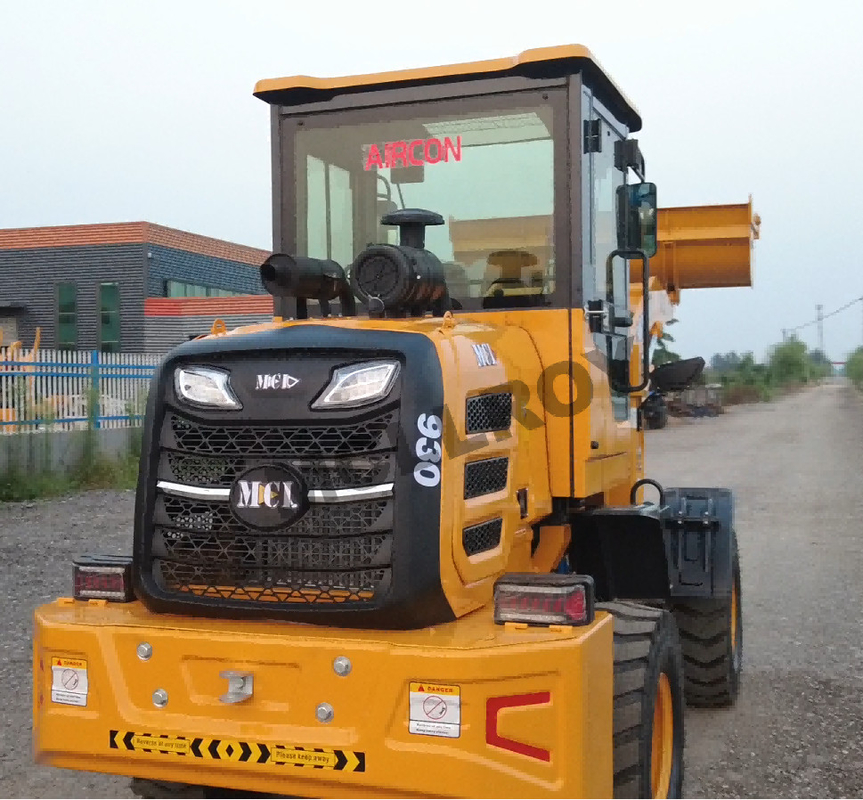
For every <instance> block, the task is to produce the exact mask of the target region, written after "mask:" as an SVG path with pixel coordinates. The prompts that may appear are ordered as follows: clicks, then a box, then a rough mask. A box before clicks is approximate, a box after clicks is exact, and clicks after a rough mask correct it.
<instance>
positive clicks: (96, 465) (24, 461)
mask: <svg viewBox="0 0 863 800" xmlns="http://www.w3.org/2000/svg"><path fill="white" fill-rule="evenodd" d="M93 400H94V399H93V398H91V399H90V402H89V403H88V408H89V413H88V417H89V419H88V422H87V426H86V428H85V429H84V431H82V432H81V435H82V436H83V437H84V439H83V442H82V443H81V445H82V446H81V449H80V456H79V458H78V459H77V460H76V463H74V464H71V465H66V466H65V467H64V468H63V469H57V468H56V467H55V466H54V458H53V446H54V435H53V434H52V433H51V432H50V431H45V432H36V433H18V434H13V435H11V436H3V437H0V438H2V439H3V440H4V442H3V443H4V444H5V446H6V447H7V448H8V458H7V466H6V467H5V470H3V471H0V502H21V501H28V500H39V499H43V498H48V497H62V496H64V495H69V494H74V493H75V492H80V491H85V490H88V489H118V490H123V489H133V488H135V485H136V483H137V481H138V460H139V458H140V455H141V444H142V441H141V438H142V430H141V429H140V428H131V429H129V443H128V445H127V447H126V449H125V451H124V452H122V453H120V454H119V455H117V456H108V455H106V454H105V453H103V452H101V450H100V447H99V431H98V429H97V427H96V417H95V408H96V403H95V402H94V401H93ZM22 406H23V403H22V404H21V405H19V408H20V407H22ZM52 421H53V420H52V418H51V415H50V412H45V413H42V414H41V415H40V422H41V423H43V424H45V425H50V424H51V422H52Z"/></svg>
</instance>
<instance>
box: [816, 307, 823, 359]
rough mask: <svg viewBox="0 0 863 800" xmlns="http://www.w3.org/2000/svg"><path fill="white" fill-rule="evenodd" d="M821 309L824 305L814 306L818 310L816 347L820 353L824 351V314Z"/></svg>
mask: <svg viewBox="0 0 863 800" xmlns="http://www.w3.org/2000/svg"><path fill="white" fill-rule="evenodd" d="M823 309H824V306H815V310H816V311H817V312H818V349H819V350H820V351H821V352H822V353H824V314H823V313H822V312H823ZM825 355H826V353H825Z"/></svg>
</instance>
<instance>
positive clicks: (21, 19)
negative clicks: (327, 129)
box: [0, 0, 863, 360]
mask: <svg viewBox="0 0 863 800" xmlns="http://www.w3.org/2000/svg"><path fill="white" fill-rule="evenodd" d="M528 8H529V13H528V12H527V11H526V9H528ZM861 30H863V3H858V2H856V1H854V0H844V1H842V0H821V2H818V3H811V2H798V1H796V0H785V1H784V2H773V1H772V0H770V1H765V2H759V0H749V1H748V2H740V1H739V0H724V2H722V3H701V2H692V1H691V0H689V1H688V2H677V1H672V0H653V1H652V2H643V0H642V1H641V2H629V1H626V2H621V0H615V2H600V3H597V2H595V0H591V2H585V1H584V0H569V2H551V1H550V0H531V2H530V3H529V4H527V5H525V4H522V3H515V2H507V1H506V0H497V2H482V3H480V2H476V3H471V2H467V1H464V2H458V3H450V2H438V3H434V2H428V0H426V2H422V3H410V4H409V3H393V4H386V3H379V2H377V3H365V2H359V1H358V0H351V1H350V2H333V1H329V2H328V0H318V2H311V3H306V2H290V1H288V0H285V1H283V2H273V1H272V0H270V1H266V0H257V1H256V0H246V1H245V2H243V3H240V2H224V1H222V0H206V2H204V1H203V0H173V2H171V1H166V0H146V2H140V1H139V0H124V1H123V2H118V1H115V2H104V1H103V2H96V0H78V1H77V2H75V3H69V2H47V1H46V0H29V1H28V2H24V1H23V0H0V187H2V188H0V227H5V228H14V227H35V226H42V225H68V224H80V223H96V222H121V221H129V220H147V221H150V222H155V223H159V224H162V225H168V226H171V227H175V228H180V229H183V230H188V231H192V232H194V233H199V234H204V235H208V236H214V237H218V238H222V239H227V240H230V241H235V242H239V243H242V244H248V245H252V246H255V247H261V248H263V249H270V248H271V247H272V231H271V211H270V201H271V196H270V192H271V178H270V149H269V147H270V146H269V136H270V128H269V107H268V106H267V105H266V104H265V103H263V102H261V101H259V100H257V99H255V98H254V97H253V96H252V89H253V87H254V84H255V82H256V81H257V80H259V79H261V78H267V77H279V76H284V75H294V74H308V75H316V76H331V75H342V74H355V73H365V72H376V71H382V70H393V69H402V68H407V67H422V66H429V65H433V64H444V63H453V62H461V61H472V60H479V59H487V58H498V57H502V56H509V55H514V54H516V53H518V52H521V51H522V50H525V49H528V48H533V47H542V46H549V45H555V44H567V43H579V44H583V45H586V46H587V47H588V48H590V49H591V51H592V52H593V53H594V55H595V56H596V57H597V58H598V60H599V61H600V63H601V64H602V65H603V66H604V68H605V69H606V70H607V71H608V72H609V73H610V74H611V75H612V77H613V78H614V80H615V81H616V82H617V83H618V85H619V86H621V87H622V88H623V90H624V92H625V93H626V94H627V95H628V97H630V98H631V99H632V100H633V101H634V103H635V105H636V106H637V107H638V109H639V111H640V112H641V116H642V119H643V120H644V128H643V130H642V131H641V132H639V133H638V134H637V135H636V137H637V138H638V139H639V142H640V144H641V149H642V152H643V153H644V155H645V160H646V164H647V177H648V180H651V181H653V182H655V183H656V184H657V186H658V194H659V203H660V206H677V205H703V204H713V203H745V202H746V201H747V199H748V196H749V195H750V194H752V195H753V200H754V206H755V210H756V211H757V212H758V213H759V214H760V216H761V218H762V225H761V239H760V240H759V241H758V242H757V243H756V247H755V254H754V275H753V287H752V288H735V289H701V290H690V291H684V292H683V293H682V297H681V304H680V306H679V308H678V309H677V313H676V316H677V318H678V320H679V322H678V323H677V324H676V325H674V326H673V327H672V328H671V329H670V330H669V332H670V333H672V334H673V335H674V336H675V339H676V342H675V344H674V345H673V346H672V347H673V348H674V349H675V350H676V351H677V352H679V353H681V354H682V355H684V356H693V355H703V356H704V357H705V358H709V357H710V356H711V355H712V354H713V353H715V352H728V351H731V350H737V351H738V352H743V351H753V352H754V353H755V355H756V358H759V359H761V358H764V357H765V355H766V354H767V352H768V350H769V348H770V346H771V345H773V344H774V343H776V342H778V341H780V340H781V338H782V330H783V329H790V328H794V327H795V326H798V325H802V324H805V323H807V322H809V321H810V320H812V319H814V318H815V316H816V305H817V304H821V305H822V306H823V308H824V312H825V314H826V313H829V312H830V311H832V310H833V309H836V308H839V307H841V306H843V305H844V304H846V303H847V302H848V301H849V300H852V299H854V298H856V297H861V296H863V254H861V253H863V250H861V247H860V245H859V243H858V242H856V240H855V239H856V237H855V234H856V233H857V232H858V231H861V230H863V224H861V215H863V203H861V202H860V200H859V199H858V198H860V197H863V153H861V147H860V144H859V142H860V138H861V137H860V126H861V123H863V46H861V43H860V31H861ZM823 327H824V345H825V349H826V351H827V353H828V355H829V356H830V358H831V359H833V360H842V359H844V358H845V356H846V355H847V353H848V352H850V351H851V350H853V349H854V348H855V347H858V346H860V345H861V344H863V303H856V304H855V305H853V306H852V307H851V308H849V309H848V310H847V311H844V312H842V313H840V314H836V315H835V316H833V317H831V318H830V319H827V320H826V321H825V322H824V326H823ZM799 335H800V338H801V339H802V340H803V341H805V342H806V343H807V344H808V345H809V346H810V347H816V346H818V335H817V326H815V325H810V326H808V327H806V328H803V329H802V330H800V331H799Z"/></svg>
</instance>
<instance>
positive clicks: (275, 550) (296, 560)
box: [153, 528, 392, 570]
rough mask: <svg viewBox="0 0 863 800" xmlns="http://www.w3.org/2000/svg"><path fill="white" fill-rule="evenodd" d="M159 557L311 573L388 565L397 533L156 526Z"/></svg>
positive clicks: (188, 562)
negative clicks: (261, 532) (226, 531)
mask: <svg viewBox="0 0 863 800" xmlns="http://www.w3.org/2000/svg"><path fill="white" fill-rule="evenodd" d="M153 553H154V554H155V555H158V556H163V557H164V558H167V559H170V560H172V561H182V562H184V563H187V564H198V565H203V566H206V565H208V564H213V563H215V564H223V565H231V566H241V567H258V568H262V567H266V568H279V569H282V568H287V569H296V570H302V569H311V570H345V569H357V568H358V567H377V566H382V565H383V566H385V565H388V564H389V563H390V559H391V557H392V534H390V533H373V534H369V535H367V536H351V537H347V536H338V537H324V536H319V537H306V536H290V537H286V536H239V535H237V536H216V535H213V534H206V533H183V532H180V531H174V530H170V529H167V528H156V534H155V537H154V539H153Z"/></svg>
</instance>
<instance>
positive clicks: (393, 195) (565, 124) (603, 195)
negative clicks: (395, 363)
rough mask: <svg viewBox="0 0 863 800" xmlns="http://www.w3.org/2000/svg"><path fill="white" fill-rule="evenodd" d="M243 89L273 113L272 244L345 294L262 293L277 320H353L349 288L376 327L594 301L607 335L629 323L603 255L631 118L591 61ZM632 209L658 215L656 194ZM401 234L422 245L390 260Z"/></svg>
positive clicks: (620, 215)
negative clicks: (388, 320) (390, 319)
mask: <svg viewBox="0 0 863 800" xmlns="http://www.w3.org/2000/svg"><path fill="white" fill-rule="evenodd" d="M255 94H256V96H257V97H259V98H261V99H263V100H265V101H266V102H267V103H269V104H271V106H272V117H273V128H274V131H278V135H277V136H274V138H273V165H274V170H273V174H274V181H275V182H276V187H275V188H276V198H277V199H276V209H275V213H274V226H275V235H274V239H275V242H274V245H275V249H276V251H277V252H279V253H290V254H293V255H292V256H291V257H290V258H295V257H299V258H302V259H315V260H318V261H319V262H320V266H319V267H317V268H314V267H310V262H308V261H307V262H305V263H306V267H305V269H306V270H307V271H308V269H310V268H311V269H318V270H320V271H322V274H323V273H326V274H329V275H332V274H335V273H338V276H337V277H338V282H339V286H338V288H337V287H335V285H332V286H330V287H329V288H328V289H327V290H326V291H323V290H322V291H318V292H317V293H315V292H311V291H307V292H306V293H305V294H304V295H302V296H298V295H296V294H295V293H294V291H295V290H291V292H289V291H288V290H287V289H286V288H285V285H286V284H287V283H291V281H290V280H288V279H287V278H286V279H285V280H284V281H282V282H281V284H282V288H281V289H277V291H275V292H273V293H274V294H275V296H276V315H277V316H280V317H282V318H304V317H306V316H308V315H312V316H328V315H330V314H339V313H341V314H344V315H350V314H352V313H353V309H352V301H351V300H350V299H348V294H350V293H352V294H353V295H354V296H355V297H357V298H359V299H360V301H361V302H362V303H363V306H364V308H365V310H366V311H367V312H368V313H370V314H371V315H372V316H375V315H382V316H405V315H408V316H416V315H420V316H421V315H424V314H426V313H431V314H433V315H440V314H442V313H444V312H446V311H454V312H455V313H458V312H460V311H462V312H477V311H500V310H510V309H541V308H577V307H584V306H586V302H587V301H588V300H591V301H598V302H600V303H601V304H602V305H603V308H604V309H605V308H606V307H608V308H611V309H613V313H612V314H611V316H610V319H611V323H610V324H611V326H612V327H613V326H614V324H615V322H614V321H615V319H617V320H618V321H620V322H621V325H622V326H624V327H625V326H626V325H627V324H631V323H626V309H627V307H628V287H629V280H628V266H627V262H626V261H625V260H624V259H618V260H617V261H618V262H619V263H616V264H615V265H614V266H613V267H611V266H608V265H607V264H606V259H607V257H608V255H609V254H610V253H611V252H612V251H614V250H616V249H618V248H626V247H627V246H628V245H629V244H630V243H631V240H632V233H631V232H630V228H631V225H632V219H633V217H632V214H631V211H632V204H631V203H630V194H628V193H626V190H623V191H624V194H621V193H620V187H623V186H624V185H625V184H626V182H627V175H628V173H629V168H630V167H633V168H634V170H635V172H636V174H637V175H639V176H640V177H641V178H642V179H643V159H641V156H640V153H639V152H638V147H637V143H636V142H634V141H633V140H629V139H628V136H629V134H630V133H631V132H634V131H637V130H639V129H640V127H641V119H640V117H639V116H638V113H637V112H636V110H635V109H634V107H633V106H632V104H631V103H630V102H629V101H628V100H627V99H626V98H625V97H624V96H623V94H622V93H621V92H620V90H619V89H618V88H617V87H616V86H615V85H614V84H613V82H612V81H611V80H610V79H609V78H608V77H607V76H606V75H605V73H604V72H603V71H602V70H601V68H600V67H599V66H598V65H597V63H596V61H595V60H594V59H593V57H592V55H591V54H590V52H589V51H588V50H586V49H585V48H583V47H580V46H576V45H572V46H563V47H554V48H547V49H542V50H531V51H527V52H524V53H522V54H521V55H519V56H517V57H515V58H512V59H501V60H498V61H488V62H479V63H475V64H462V65H455V66H450V67H443V68H437V69H425V70H407V71H403V72H393V73H385V74H378V75H374V76H354V77H350V78H333V79H315V78H309V77H305V76H299V77H293V78H283V79H275V80H265V81H261V82H259V83H258V85H257V86H256V89H255ZM644 197H645V198H648V199H649V198H652V200H653V202H654V203H655V193H653V194H652V195H651V194H649V193H645V194H644ZM649 211H650V209H648V212H649ZM579 212H580V213H579ZM653 212H654V213H653V220H654V224H655V206H654V207H653ZM406 215H407V216H406ZM418 215H419V216H418ZM648 216H649V213H648ZM408 218H410V219H412V220H413V222H410V223H407V222H406V220H408ZM406 224H410V225H412V226H413V228H412V230H413V232H414V234H415V235H417V231H419V230H420V229H422V233H421V236H420V239H421V240H422V243H421V245H420V247H418V248H417V247H413V252H410V253H408V252H406V251H405V252H402V256H403V257H404V258H402V256H399V254H398V253H397V252H396V251H397V250H398V248H400V247H402V248H404V247H405V246H407V247H412V245H405V241H406V239H405V230H406V228H405V225H406ZM420 239H416V238H415V239H414V244H416V242H418V241H420ZM638 241H639V242H640V239H639V240H638ZM420 253H421V254H422V255H420ZM417 259H418V261H419V262H421V263H420V264H419V267H420V272H421V273H422V274H421V275H419V276H417V275H413V274H412V273H411V268H412V267H414V266H417V264H416V263H415V262H416V261H417ZM333 264H335V265H337V266H338V267H339V268H340V270H341V272H339V270H337V269H336V268H335V267H334V266H333ZM268 275H269V276H270V277H271V278H272V270H269V271H268ZM403 281H407V282H409V283H417V284H420V283H421V284H423V286H424V290H423V292H421V293H420V294H422V297H421V298H418V297H415V296H411V295H410V294H409V293H406V291H405V290H404V289H403V288H401V289H399V286H400V285H401V283H402V282H403ZM266 283H267V281H266V280H265V284H266ZM276 283H278V281H277V282H276ZM275 285H276V284H274V283H273V282H272V281H270V283H269V284H268V289H270V290H271V291H272V289H273V287H274V286H275ZM348 286H350V287H351V290H352V291H351V292H349V291H348V290H347V287H348ZM388 292H389V294H390V295H392V297H391V298H390V300H389V301H388V299H387V293H388ZM396 295H399V296H400V298H401V299H400V300H399V302H396V301H395V299H394V298H395V297H396ZM604 318H609V315H608V313H605V315H604Z"/></svg>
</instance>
